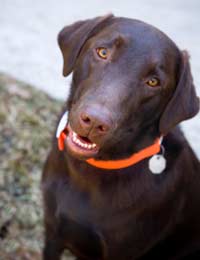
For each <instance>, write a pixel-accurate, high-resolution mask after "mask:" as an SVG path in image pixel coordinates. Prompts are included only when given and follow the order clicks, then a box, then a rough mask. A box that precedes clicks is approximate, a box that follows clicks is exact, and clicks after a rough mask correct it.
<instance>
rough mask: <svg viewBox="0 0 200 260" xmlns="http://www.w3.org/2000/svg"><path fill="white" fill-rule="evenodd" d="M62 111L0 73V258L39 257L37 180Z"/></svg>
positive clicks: (53, 102) (57, 104)
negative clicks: (57, 119)
mask: <svg viewBox="0 0 200 260" xmlns="http://www.w3.org/2000/svg"><path fill="white" fill-rule="evenodd" d="M60 109H61V103H60V102H59V101H56V100H53V99H52V98H50V97H49V96H48V95H47V94H44V93H43V92H42V91H38V90H36V89H35V88H32V87H31V86H27V84H24V83H22V82H19V81H16V80H15V79H13V78H11V77H8V76H6V75H4V74H0V133H1V135H0V260H32V259H33V260H40V259H41V249H42V247H43V216H42V199H41V191H40V178H41V171H42V166H43V163H44V161H45V158H46V155H47V153H48V150H49V148H50V140H51V137H52V132H53V131H54V126H55V121H56V118H57V115H58V113H59V111H60ZM52 126H53V127H52ZM65 259H68V260H70V259H71V260H72V259H73V258H72V257H71V256H70V254H69V253H66V258H65Z"/></svg>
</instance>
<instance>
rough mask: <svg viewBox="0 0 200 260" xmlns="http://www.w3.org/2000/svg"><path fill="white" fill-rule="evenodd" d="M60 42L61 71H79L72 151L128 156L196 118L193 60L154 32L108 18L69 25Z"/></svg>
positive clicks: (75, 73)
mask: <svg viewBox="0 0 200 260" xmlns="http://www.w3.org/2000/svg"><path fill="white" fill-rule="evenodd" d="M58 40H59V45H60V48H61V50H62V54H63V58H64V70H63V73H64V75H68V74H69V73H70V72H71V71H73V81H72V88H71V93H70V97H69V100H68V110H69V124H68V126H67V131H68V138H67V140H66V146H67V149H68V151H69V152H71V153H72V154H73V155H74V156H76V157H78V158H82V159H86V158H89V157H97V158H101V159H103V158H104V159H112V158H123V157H126V156H128V155H130V154H131V153H133V152H135V151H137V150H138V149H140V148H143V146H146V145H150V144H151V143H152V142H153V141H154V140H155V139H156V138H157V137H158V136H160V135H161V134H166V133H167V132H168V131H169V130H170V129H171V128H172V127H173V126H175V125H176V124H177V123H179V122H180V121H182V120H185V119H188V118H191V117H193V116H194V115H195V114H196V113H197V111H198V109H199V101H198V98H197V97H196V94H195V90H194V86H193V83H192V77H191V74H190V69H189V63H188V57H187V55H186V54H184V53H182V52H180V51H179V49H178V48H177V47H176V45H175V44H174V43H173V42H172V41H171V40H170V39H169V38H168V37H167V36H166V35H165V34H163V33H162V32H160V31H159V30H157V29H156V28H154V27H152V26H150V25H148V24H145V23H143V22H140V21H137V20H131V19H125V18H114V17H113V16H107V17H102V18H96V19H93V20H87V21H83V22H78V23H76V24H74V25H71V26H69V27H66V28H64V29H63V30H62V31H61V33H60V34H59V37H58ZM138 144H140V145H138Z"/></svg>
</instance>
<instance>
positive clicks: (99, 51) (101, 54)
mask: <svg viewBox="0 0 200 260" xmlns="http://www.w3.org/2000/svg"><path fill="white" fill-rule="evenodd" d="M96 51H97V54H98V56H99V57H100V58H102V59H107V57H108V50H107V49H106V48H103V47H100V48H97V49H96Z"/></svg>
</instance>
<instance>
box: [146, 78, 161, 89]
mask: <svg viewBox="0 0 200 260" xmlns="http://www.w3.org/2000/svg"><path fill="white" fill-rule="evenodd" d="M159 83H160V82H159V80H158V79H157V78H151V79H150V80H148V81H147V84H148V85H149V86H150V87H157V86H158V85H159Z"/></svg>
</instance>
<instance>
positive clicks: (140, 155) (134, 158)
mask: <svg viewBox="0 0 200 260" xmlns="http://www.w3.org/2000/svg"><path fill="white" fill-rule="evenodd" d="M161 139H162V138H158V139H156V141H155V143H154V144H152V145H150V146H148V147H146V148H144V149H143V150H141V151H139V152H137V153H134V154H133V155H131V156H130V157H129V158H126V159H121V160H112V161H100V160H95V159H93V158H91V159H88V160H87V163H89V164H90V165H92V166H95V167H97V168H101V169H106V170H117V169H122V168H127V167H129V166H131V165H134V164H136V163H138V162H140V161H142V160H144V159H145V158H148V157H150V156H152V155H154V154H156V153H158V152H159V151H160V145H161Z"/></svg>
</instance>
